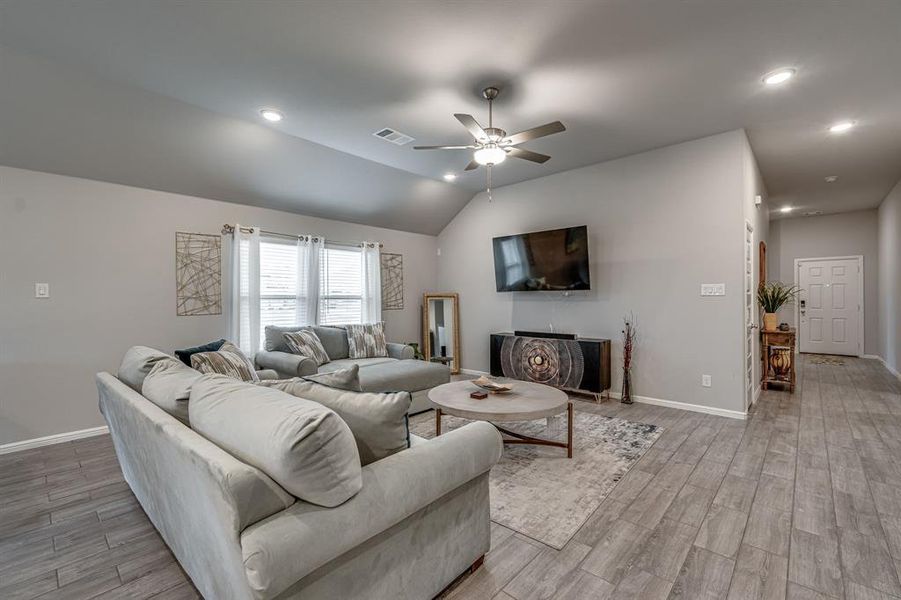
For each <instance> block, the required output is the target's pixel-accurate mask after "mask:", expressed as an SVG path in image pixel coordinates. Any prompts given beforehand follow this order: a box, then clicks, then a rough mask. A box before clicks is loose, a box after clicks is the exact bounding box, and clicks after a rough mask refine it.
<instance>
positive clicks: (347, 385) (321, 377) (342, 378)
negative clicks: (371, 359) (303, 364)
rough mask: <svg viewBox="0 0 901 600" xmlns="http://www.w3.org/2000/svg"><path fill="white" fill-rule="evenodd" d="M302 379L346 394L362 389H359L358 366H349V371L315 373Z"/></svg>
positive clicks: (361, 389) (338, 370)
mask: <svg viewBox="0 0 901 600" xmlns="http://www.w3.org/2000/svg"><path fill="white" fill-rule="evenodd" d="M304 379H306V380H307V381H315V382H316V383H321V384H322V385H325V386H328V387H330V388H335V389H336V390H346V391H348V392H362V391H363V388H361V387H360V366H359V365H356V364H354V365H351V366H350V368H349V369H337V370H335V371H326V372H324V373H317V374H316V375H307V376H306V377H304Z"/></svg>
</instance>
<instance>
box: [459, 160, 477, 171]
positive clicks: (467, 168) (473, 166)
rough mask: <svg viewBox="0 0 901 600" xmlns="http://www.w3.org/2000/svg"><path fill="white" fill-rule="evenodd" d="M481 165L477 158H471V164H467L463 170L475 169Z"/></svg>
mask: <svg viewBox="0 0 901 600" xmlns="http://www.w3.org/2000/svg"><path fill="white" fill-rule="evenodd" d="M480 166H481V165H479V163H477V162H476V161H475V160H471V161H469V164H468V165H466V168H465V169H463V170H464V171H473V170H475V169H478V168H479V167H480Z"/></svg>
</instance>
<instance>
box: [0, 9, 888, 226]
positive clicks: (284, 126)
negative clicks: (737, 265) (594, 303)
mask: <svg viewBox="0 0 901 600" xmlns="http://www.w3.org/2000/svg"><path fill="white" fill-rule="evenodd" d="M899 24H901V3H899V2H893V1H882V0H878V1H877V0H845V1H843V2H778V3H777V2H754V1H745V2H722V1H721V0H706V1H700V0H697V1H693V2H672V0H634V1H631V2H560V1H557V2H551V1H542V2H528V1H523V2H515V3H513V2H492V3H487V2H441V1H423V2H415V3H414V2H407V1H400V0H397V1H394V0H388V1H365V2H363V1H361V2H332V1H322V2H278V3H276V2H267V3H260V2H250V1H246V2H199V1H194V2H182V1H178V2H176V1H170V0H157V1H149V0H144V1H134V0H118V1H117V2H107V1H99V0H72V1H70V2H65V3H61V2H58V1H53V0H4V1H3V2H2V3H0V42H2V44H3V47H0V71H2V72H0V75H2V85H0V163H2V164H7V165H12V166H20V167H24V168H33V169H38V170H46V171H51V172H59V173H64V174H69V175H77V176H83V177H89V178H95V179H102V180H108V181H115V182H119V183H126V184H131V185H139V186H143V187H149V188H154V189H163V190H167V191H173V192H181V193H188V194H195V195H201V196H207V197H213V198H218V199H222V200H229V201H234V202H244V203H248V204H258V205H261V206H270V207H274V208H280V209H284V210H291V211H295V212H301V213H306V214H313V215H316V216H323V217H330V218H337V219H343V220H348V221H355V222H365V223H370V224H374V225H381V226H386V227H393V228H397V229H404V230H409V231H418V232H423V233H436V232H438V231H440V230H441V229H442V228H443V227H444V226H445V225H446V224H447V223H448V222H449V221H450V219H452V218H453V216H454V215H455V214H456V213H457V212H458V211H459V210H460V209H461V208H462V207H463V206H464V205H465V203H466V202H467V201H468V200H469V199H470V198H471V197H472V195H473V194H474V193H475V192H477V191H478V190H481V189H483V188H484V185H485V179H484V177H485V174H484V171H483V170H478V171H474V172H468V173H467V172H463V171H462V168H463V166H464V165H465V164H466V163H467V162H468V161H469V156H468V155H467V154H466V152H465V151H448V152H416V151H414V150H412V145H414V144H408V145H405V146H395V145H392V144H390V143H387V142H385V141H383V140H380V139H378V138H376V137H374V136H372V135H371V134H372V133H373V132H375V131H377V130H379V129H382V128H384V127H390V128H394V129H396V130H399V131H401V132H403V133H405V134H408V135H410V136H412V137H414V138H415V139H416V142H415V144H441V143H460V144H465V143H467V142H468V141H469V138H468V135H467V133H466V131H465V130H464V129H463V128H462V127H461V126H460V124H459V123H457V122H456V120H455V119H454V118H453V113H457V112H466V113H471V114H473V115H475V116H476V117H477V118H478V119H482V120H485V119H487V115H486V106H485V103H484V101H483V100H481V98H480V97H479V90H480V89H481V87H483V86H484V85H485V84H489V83H491V84H499V85H500V86H502V93H501V96H500V98H499V100H498V101H497V102H496V104H495V121H496V123H497V124H499V125H500V126H501V127H503V128H504V129H506V130H507V131H508V132H515V131H519V130H521V129H526V128H529V127H532V126H535V125H539V124H542V123H545V122H548V121H553V120H557V119H559V120H561V121H563V122H564V123H565V124H566V126H567V131H566V132H564V133H561V134H557V135H554V136H551V137H547V138H543V139H540V140H535V141H533V142H529V143H527V144H526V145H525V146H524V147H527V148H529V149H532V150H535V151H538V152H543V153H547V154H550V155H551V156H552V157H553V158H552V159H551V160H550V161H549V162H547V163H545V164H544V165H538V164H533V163H528V162H525V161H518V160H508V161H506V162H505V163H504V164H503V165H500V166H499V167H497V168H496V169H494V176H493V178H494V185H495V186H498V185H504V184H509V183H514V182H519V181H524V180H527V179H532V178H535V177H541V176H543V175H547V174H550V173H554V172H558V171H563V170H567V169H572V168H575V167H579V166H583V165H587V164H592V163H596V162H600V161H604V160H609V159H612V158H616V157H620V156H625V155H629V154H633V153H636V152H641V151H644V150H648V149H652V148H656V147H661V146H665V145H669V144H673V143H677V142H681V141H685V140H690V139H695V138H699V137H703V136H706V135H711V134H714V133H718V132H722V131H727V130H731V129H738V128H745V129H746V130H747V132H748V135H749V138H750V140H751V144H752V147H753V149H754V151H755V154H756V156H757V159H758V161H759V163H760V167H761V170H762V172H763V175H764V178H765V181H766V185H767V188H768V191H769V194H770V198H771V200H772V202H773V203H774V204H776V205H780V204H788V205H792V206H794V207H796V208H797V209H798V210H797V211H796V212H795V213H794V214H799V213H801V212H805V211H811V210H817V211H823V212H839V211H844V210H854V209H861V208H872V207H875V206H877V205H878V204H879V202H880V201H881V200H882V198H883V197H884V196H885V195H886V193H887V192H888V190H889V189H890V188H891V186H892V185H893V184H894V183H895V181H897V180H898V178H899V177H901V70H899V69H898V64H899V63H901V25H899ZM782 66H789V67H792V68H795V69H796V70H797V76H796V77H795V78H794V79H792V80H791V81H789V82H787V83H786V84H783V85H782V86H776V87H767V86H764V85H763V84H762V82H761V77H762V76H763V75H764V74H765V73H767V72H769V71H771V70H773V69H775V68H777V67H782ZM269 106H271V107H276V108H278V109H279V110H281V111H282V112H283V113H284V114H285V119H284V120H283V121H282V122H280V123H277V124H267V123H264V122H262V120H261V119H260V117H259V114H258V111H259V109H260V108H262V107H269ZM840 119H852V120H854V121H856V123H857V126H856V127H855V128H854V129H853V130H852V131H850V132H848V133H846V134H844V135H832V134H829V133H828V127H829V125H830V124H831V123H833V122H835V121H837V120H840ZM446 173H455V174H457V175H458V176H459V177H458V179H457V180H456V181H455V182H453V183H447V182H445V181H443V179H442V176H443V175H444V174H446ZM830 175H836V176H838V180H837V181H836V182H834V183H826V182H825V181H824V178H825V177H827V176H830Z"/></svg>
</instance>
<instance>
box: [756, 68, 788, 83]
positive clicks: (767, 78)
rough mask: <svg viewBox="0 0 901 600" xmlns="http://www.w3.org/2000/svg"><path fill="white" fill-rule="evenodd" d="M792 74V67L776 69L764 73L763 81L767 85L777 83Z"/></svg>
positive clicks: (782, 81)
mask: <svg viewBox="0 0 901 600" xmlns="http://www.w3.org/2000/svg"><path fill="white" fill-rule="evenodd" d="M794 76H795V70H794V69H788V68H785V69H777V70H776V71H773V72H771V73H767V74H766V75H764V77H763V82H764V83H765V84H767V85H779V84H780V83H785V82H786V81H788V80H789V79H791V78H792V77H794Z"/></svg>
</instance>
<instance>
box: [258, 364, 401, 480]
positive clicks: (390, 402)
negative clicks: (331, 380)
mask: <svg viewBox="0 0 901 600" xmlns="http://www.w3.org/2000/svg"><path fill="white" fill-rule="evenodd" d="M361 371H362V370H361ZM261 385H264V386H268V387H273V388H276V389H278V390H281V391H284V392H287V393H289V394H291V395H292V396H296V397H297V398H305V399H306V400H313V401H315V402H318V403H320V404H322V405H323V406H327V407H328V408H330V409H332V410H334V411H335V412H336V413H338V416H340V417H341V418H342V419H343V420H344V422H345V423H347V425H348V426H349V427H350V430H351V431H352V432H353V437H354V440H355V441H356V443H357V450H358V451H359V453H360V460H361V461H362V463H363V465H368V464H369V463H372V462H375V461H377V460H380V459H382V458H385V457H386V456H390V455H391V454H394V453H395V452H400V451H401V450H404V449H405V448H407V447H408V438H407V436H408V433H407V410H408V409H409V408H410V403H411V401H412V400H411V398H410V394H409V393H407V392H399V393H390V394H379V393H365V392H351V391H345V390H339V389H335V388H331V387H328V386H325V385H322V384H320V383H316V382H314V381H307V380H305V379H301V378H299V377H298V378H294V379H283V380H281V381H264V382H262V383H261Z"/></svg>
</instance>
